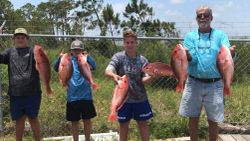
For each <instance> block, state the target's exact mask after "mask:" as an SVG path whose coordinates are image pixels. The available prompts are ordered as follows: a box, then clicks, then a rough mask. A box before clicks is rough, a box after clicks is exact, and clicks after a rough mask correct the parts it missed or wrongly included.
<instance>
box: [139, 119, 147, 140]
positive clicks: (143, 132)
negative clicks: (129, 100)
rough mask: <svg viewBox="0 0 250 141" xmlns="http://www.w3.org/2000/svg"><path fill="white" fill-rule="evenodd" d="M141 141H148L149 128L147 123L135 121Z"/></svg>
mask: <svg viewBox="0 0 250 141" xmlns="http://www.w3.org/2000/svg"><path fill="white" fill-rule="evenodd" d="M137 124H138V128H139V131H140V135H141V140H142V141H149V127H148V122H147V121H137Z"/></svg>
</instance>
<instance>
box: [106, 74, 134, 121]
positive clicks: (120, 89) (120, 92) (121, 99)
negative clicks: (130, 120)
mask: <svg viewBox="0 0 250 141" xmlns="http://www.w3.org/2000/svg"><path fill="white" fill-rule="evenodd" d="M128 88H129V84H128V76H127V75H123V76H122V77H121V79H120V80H118V84H116V86H115V89H114V94H113V98H112V102H111V107H110V110H111V112H110V114H109V117H108V120H109V121H111V122H114V121H116V120H117V115H116V112H117V111H118V110H119V109H120V108H121V107H122V106H123V104H124V103H125V101H126V100H127V98H128Z"/></svg>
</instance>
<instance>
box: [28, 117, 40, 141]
mask: <svg viewBox="0 0 250 141" xmlns="http://www.w3.org/2000/svg"><path fill="white" fill-rule="evenodd" d="M29 122H30V126H31V129H32V131H33V135H34V138H35V141H41V131H40V124H39V121H38V118H29Z"/></svg>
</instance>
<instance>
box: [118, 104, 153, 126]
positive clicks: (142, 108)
mask: <svg viewBox="0 0 250 141" xmlns="http://www.w3.org/2000/svg"><path fill="white" fill-rule="evenodd" d="M152 117H153V112H152V110H151V107H150V104H149V102H148V100H146V101H143V102H140V103H124V105H123V106H122V107H121V109H119V110H118V116H117V118H118V121H119V122H120V123H124V122H128V121H129V120H130V119H131V118H133V119H134V120H138V121H143V120H149V119H151V118H152Z"/></svg>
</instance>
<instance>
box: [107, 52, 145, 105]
mask: <svg viewBox="0 0 250 141" xmlns="http://www.w3.org/2000/svg"><path fill="white" fill-rule="evenodd" d="M147 63H148V60H147V59H146V58H145V57H144V56H142V55H139V54H137V55H136V57H129V56H128V55H127V54H126V53H125V51H122V52H118V53H116V54H115V55H114V56H113V57H112V58H111V61H110V62H109V66H112V67H114V68H115V70H116V72H117V74H118V75H119V76H123V75H125V74H126V75H127V76H128V78H129V89H128V99H127V101H126V102H127V103H138V102H143V101H145V100H147V94H146V89H145V87H144V84H143V82H142V77H143V76H144V73H143V72H142V68H143V67H144V66H145V65H146V64H147ZM109 66H108V67H109Z"/></svg>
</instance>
